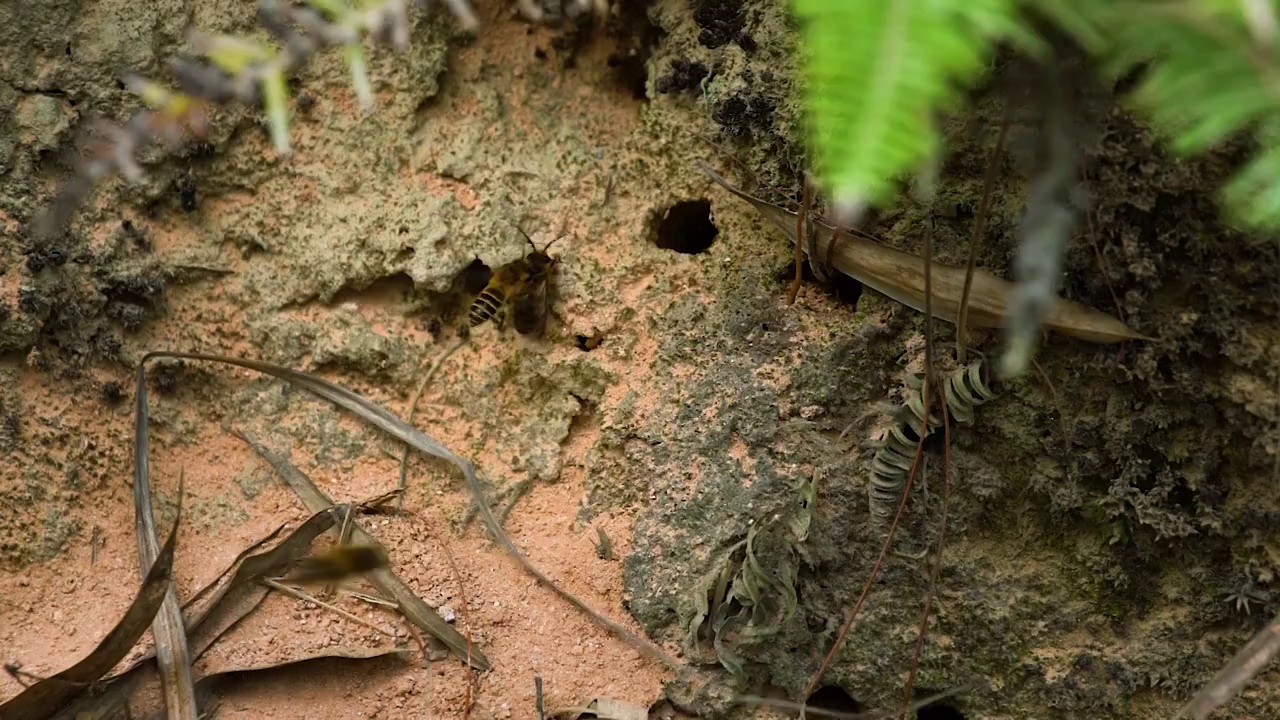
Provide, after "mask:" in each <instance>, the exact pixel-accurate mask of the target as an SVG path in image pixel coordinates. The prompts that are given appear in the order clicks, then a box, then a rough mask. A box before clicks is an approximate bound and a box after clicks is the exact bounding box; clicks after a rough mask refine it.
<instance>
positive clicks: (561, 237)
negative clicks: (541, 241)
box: [542, 235, 568, 255]
mask: <svg viewBox="0 0 1280 720" xmlns="http://www.w3.org/2000/svg"><path fill="white" fill-rule="evenodd" d="M566 237H568V235H561V236H559V237H557V238H556V239H555V240H552V241H551V242H549V243H547V244H546V245H543V246H542V254H543V255H546V254H547V251H548V250H550V249H551V246H552V245H555V244H556V242H558V241H560V240H561V239H563V238H566Z"/></svg>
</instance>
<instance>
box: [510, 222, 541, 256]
mask: <svg viewBox="0 0 1280 720" xmlns="http://www.w3.org/2000/svg"><path fill="white" fill-rule="evenodd" d="M516 230H519V231H520V234H521V235H523V236H524V239H525V241H526V242H528V243H529V247H531V248H533V251H534V252H538V246H537V245H534V244H533V238H531V237H529V233H527V232H525V231H524V228H522V227H520V226H519V225H517V226H516ZM542 252H546V248H543V250H542Z"/></svg>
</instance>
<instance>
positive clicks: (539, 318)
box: [511, 273, 551, 337]
mask: <svg viewBox="0 0 1280 720" xmlns="http://www.w3.org/2000/svg"><path fill="white" fill-rule="evenodd" d="M549 284H550V283H549V282H548V277H547V275H546V274H545V273H543V274H541V277H539V278H537V279H534V280H531V281H530V282H529V284H528V285H527V286H526V287H525V288H524V292H522V293H521V294H520V299H519V300H518V301H517V302H515V303H512V306H511V312H512V313H514V317H513V318H512V319H513V320H514V321H515V322H514V324H515V326H516V330H518V331H519V332H520V333H521V334H524V335H534V336H537V337H541V336H542V334H543V333H544V332H546V330H547V314H548V312H549V311H550V309H551V305H550V295H549V294H548V292H547V287H548V285H549Z"/></svg>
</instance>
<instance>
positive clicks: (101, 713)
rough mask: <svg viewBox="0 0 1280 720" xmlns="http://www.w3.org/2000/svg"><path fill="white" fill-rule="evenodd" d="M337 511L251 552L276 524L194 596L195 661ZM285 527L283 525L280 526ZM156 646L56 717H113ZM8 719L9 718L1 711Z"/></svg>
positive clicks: (189, 620) (190, 627) (191, 636)
mask: <svg viewBox="0 0 1280 720" xmlns="http://www.w3.org/2000/svg"><path fill="white" fill-rule="evenodd" d="M335 522H336V521H335V518H334V516H333V513H332V512H328V511H326V512H321V513H316V514H315V515H313V516H311V517H310V518H307V520H306V521H305V522H303V523H302V524H301V525H299V526H298V527H297V528H296V529H294V531H293V532H291V533H290V534H289V535H288V537H286V538H285V539H284V540H282V541H281V542H280V543H279V544H278V545H276V546H275V547H274V548H272V549H271V550H268V551H266V552H263V553H259V554H256V555H249V554H248V553H249V552H250V551H252V550H255V549H257V548H259V547H261V546H262V544H263V543H265V542H267V541H269V540H270V539H271V538H273V537H275V536H276V535H277V534H278V533H279V532H280V529H281V528H276V529H275V530H274V531H272V532H271V533H270V534H269V535H267V536H266V537H265V538H263V539H261V540H258V541H257V542H255V543H254V544H253V545H250V546H249V548H247V549H246V550H245V551H244V552H241V553H240V554H239V555H238V556H237V557H236V559H235V560H234V561H232V564H231V565H230V566H229V567H228V568H227V569H226V570H224V571H223V572H222V573H220V574H219V575H218V577H217V578H216V579H215V580H214V581H213V582H212V583H210V584H209V585H207V586H205V587H204V588H203V589H201V590H200V591H199V592H198V593H196V596H195V599H198V598H201V597H204V596H206V595H207V596H208V597H209V599H208V600H207V601H205V602H204V603H200V604H199V606H196V603H195V602H194V600H195V599H193V601H192V602H188V603H187V611H188V612H187V614H186V628H187V633H188V640H189V642H190V648H191V657H192V660H193V661H194V660H197V659H199V658H200V657H201V656H203V655H204V653H205V652H207V651H208V649H209V648H210V647H212V646H213V645H214V643H216V642H217V641H218V639H219V638H221V637H222V636H223V635H224V634H225V633H226V632H227V631H228V630H230V629H231V628H233V627H235V625H236V624H237V623H239V622H240V621H241V620H243V619H244V618H245V617H246V616H247V615H248V614H249V613H251V612H253V610H254V609H255V608H257V607H258V605H259V604H261V602H262V601H263V599H265V598H266V596H267V594H268V593H269V590H268V589H267V588H266V587H263V586H262V585H261V584H259V583H258V582H256V580H257V579H258V578H259V577H261V576H263V575H266V574H270V573H273V572H276V571H283V569H284V568H285V567H286V566H287V565H288V564H289V563H291V562H293V560H294V559H295V558H298V557H301V556H302V555H304V554H306V552H307V549H308V548H309V547H310V545H311V543H312V542H314V540H315V539H316V538H317V537H319V536H320V535H321V534H322V533H324V532H325V531H326V530H328V529H329V528H331V527H333V525H334V524H335ZM281 527H283V526H281ZM153 660H155V650H154V649H152V650H151V651H149V652H147V653H146V654H145V655H143V656H142V657H140V658H138V659H137V660H136V661H134V662H133V663H132V664H131V665H130V666H129V667H128V668H126V669H125V670H124V671H122V672H120V673H117V674H116V675H113V676H111V677H108V678H106V679H104V680H103V681H102V682H101V683H99V687H100V689H101V692H100V693H95V694H94V695H93V696H92V697H86V698H82V699H80V700H77V701H75V702H73V703H71V704H70V705H68V706H66V707H65V708H62V710H61V711H60V712H59V713H58V714H57V715H56V716H55V717H56V718H57V719H58V720H79V717H80V715H81V714H82V713H88V716H89V717H95V718H98V717H101V718H107V717H110V713H111V711H112V708H114V707H117V706H120V705H123V704H124V703H126V702H127V700H128V698H129V697H130V696H131V695H132V694H133V692H134V690H135V689H136V688H137V687H138V686H139V685H141V684H142V682H143V681H144V680H146V679H147V678H148V676H149V675H150V673H151V672H153V671H154V670H155V665H154V664H153V662H152V661H153ZM0 718H4V720H7V716H3V715H0Z"/></svg>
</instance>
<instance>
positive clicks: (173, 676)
mask: <svg viewBox="0 0 1280 720" xmlns="http://www.w3.org/2000/svg"><path fill="white" fill-rule="evenodd" d="M145 369H146V361H145V360H144V361H143V362H140V363H138V373H137V376H136V377H137V381H136V383H135V384H136V389H135V394H136V397H137V404H136V405H135V407H134V416H133V507H134V513H135V514H136V516H137V531H138V565H139V566H140V567H141V566H145V565H148V564H150V563H152V562H154V561H155V558H156V555H157V554H159V551H160V547H159V542H158V541H157V540H156V520H155V515H154V513H153V512H152V509H151V472H150V464H149V463H148V462H147V455H148V452H147V451H148V449H149V446H150V438H151V435H150V431H149V428H148V422H147V418H148V413H147V378H146V372H145ZM178 483H179V485H181V483H182V476H181V475H179V476H178ZM151 634H152V636H153V637H154V638H155V645H156V663H157V665H158V667H159V668H160V683H161V686H162V687H163V690H164V704H165V707H166V708H168V709H169V717H170V718H172V719H173V720H197V718H198V717H199V716H200V712H199V710H197V709H196V693H195V687H194V685H192V682H191V652H190V650H189V649H188V647H187V630H186V628H185V627H184V626H183V624H182V606H181V605H180V604H179V603H178V594H177V592H176V591H175V590H174V589H173V586H172V585H170V586H169V587H168V589H167V590H166V591H165V596H164V602H162V603H161V605H160V610H159V612H157V613H156V615H155V618H154V619H153V620H152V621H151Z"/></svg>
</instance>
